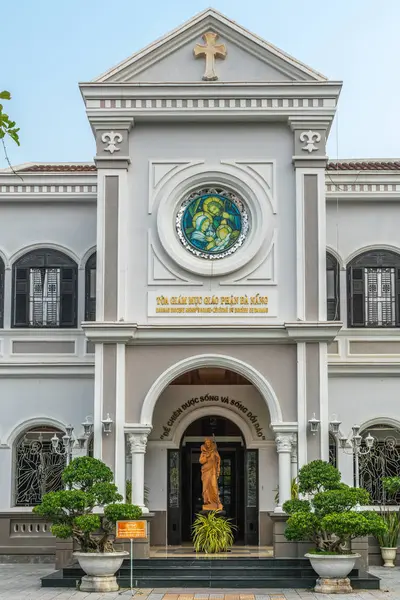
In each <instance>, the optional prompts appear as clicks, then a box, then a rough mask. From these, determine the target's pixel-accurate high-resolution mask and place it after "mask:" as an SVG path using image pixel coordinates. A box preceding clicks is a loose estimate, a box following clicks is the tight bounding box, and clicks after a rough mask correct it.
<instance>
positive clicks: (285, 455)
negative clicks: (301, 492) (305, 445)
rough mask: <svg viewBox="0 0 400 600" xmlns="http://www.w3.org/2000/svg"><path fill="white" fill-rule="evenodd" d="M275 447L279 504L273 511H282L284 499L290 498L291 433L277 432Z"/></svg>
mask: <svg viewBox="0 0 400 600" xmlns="http://www.w3.org/2000/svg"><path fill="white" fill-rule="evenodd" d="M275 441H276V449H277V452H278V468H279V473H278V482H279V483H278V485H279V504H278V506H277V507H276V508H275V512H282V506H283V504H284V503H285V502H286V500H290V498H291V459H290V457H291V452H292V434H290V433H277V435H276V437H275Z"/></svg>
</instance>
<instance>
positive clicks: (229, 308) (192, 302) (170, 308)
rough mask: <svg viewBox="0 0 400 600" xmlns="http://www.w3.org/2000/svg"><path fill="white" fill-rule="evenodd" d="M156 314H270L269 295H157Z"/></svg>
mask: <svg viewBox="0 0 400 600" xmlns="http://www.w3.org/2000/svg"><path fill="white" fill-rule="evenodd" d="M155 312H156V314H174V315H179V314H193V315H196V314H256V313H257V314H264V315H266V314H268V296H265V295H262V294H258V293H256V294H254V295H247V294H245V295H244V296H242V295H237V296H236V295H233V294H231V295H228V296H219V295H210V296H203V295H202V296H187V295H179V296H163V295H159V296H156V307H155Z"/></svg>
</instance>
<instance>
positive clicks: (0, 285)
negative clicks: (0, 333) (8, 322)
mask: <svg viewBox="0 0 400 600" xmlns="http://www.w3.org/2000/svg"><path fill="white" fill-rule="evenodd" d="M0 327H4V265H3V264H2V263H1V261H0Z"/></svg>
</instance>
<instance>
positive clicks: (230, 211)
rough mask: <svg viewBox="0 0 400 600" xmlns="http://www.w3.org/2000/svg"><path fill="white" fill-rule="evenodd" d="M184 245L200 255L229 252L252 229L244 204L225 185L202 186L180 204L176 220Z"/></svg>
mask: <svg viewBox="0 0 400 600" xmlns="http://www.w3.org/2000/svg"><path fill="white" fill-rule="evenodd" d="M175 226H176V231H177V234H178V237H179V239H180V241H181V243H182V245H183V246H184V247H185V248H186V249H187V250H188V251H189V252H191V253H192V254H194V255H195V256H198V257H199V258H205V259H208V260H216V259H220V258H225V257H226V256H230V255H231V254H233V253H234V252H236V250H237V249H238V248H240V246H242V244H243V243H244V241H245V239H246V236H247V233H248V230H249V216H248V213H247V210H246V207H245V204H244V202H243V200H241V198H239V197H238V196H237V195H236V194H234V193H233V192H230V191H228V190H226V189H224V188H219V187H218V188H217V187H215V188H202V189H199V190H196V191H195V192H193V193H191V194H190V195H189V196H188V197H187V198H186V199H185V200H184V201H183V202H182V204H181V205H180V207H179V210H178V213H177V215H176V220H175Z"/></svg>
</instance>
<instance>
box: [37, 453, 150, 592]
mask: <svg viewBox="0 0 400 600" xmlns="http://www.w3.org/2000/svg"><path fill="white" fill-rule="evenodd" d="M113 479H114V475H113V472H112V471H111V469H110V468H109V467H107V465H105V464H104V463H103V462H102V461H101V460H98V459H96V458H91V457H89V456H81V457H78V458H75V459H74V460H72V461H71V463H70V464H69V465H68V466H67V467H66V468H65V469H64V471H63V474H62V480H63V483H64V484H65V486H66V488H67V489H65V490H61V491H58V492H49V493H48V494H45V495H44V496H43V499H42V502H41V504H39V505H38V506H36V507H35V508H34V512H35V513H36V514H38V515H40V516H41V517H44V518H46V520H48V521H49V522H50V523H52V527H51V532H52V533H53V535H55V536H56V537H57V538H61V539H67V538H73V540H74V541H75V542H76V544H77V546H78V548H79V550H78V551H77V552H74V556H75V557H76V558H77V559H78V561H79V564H80V566H81V567H82V569H83V570H84V571H85V573H86V576H84V577H82V583H81V586H80V590H81V591H85V592H106V591H117V590H118V589H119V587H118V584H117V580H116V577H115V573H116V572H117V571H118V569H119V568H120V567H121V565H122V562H123V560H124V558H125V557H126V556H127V555H128V552H124V551H123V552H120V551H116V550H115V548H114V540H115V523H116V522H117V521H119V520H129V519H137V518H139V517H140V516H141V514H142V511H141V509H140V508H139V507H138V506H134V505H133V504H122V503H120V501H121V500H122V496H121V495H120V494H119V493H118V490H117V487H116V485H115V484H114V483H112V481H113Z"/></svg>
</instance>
